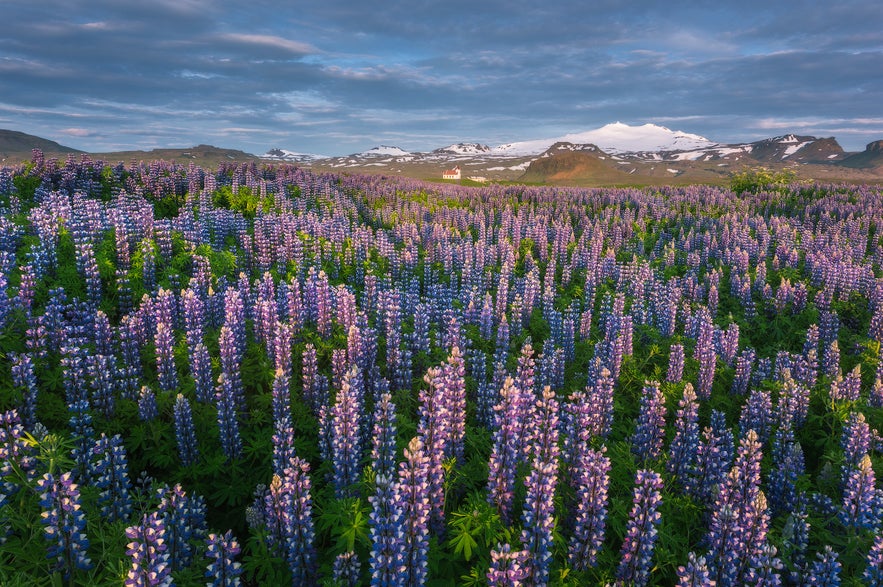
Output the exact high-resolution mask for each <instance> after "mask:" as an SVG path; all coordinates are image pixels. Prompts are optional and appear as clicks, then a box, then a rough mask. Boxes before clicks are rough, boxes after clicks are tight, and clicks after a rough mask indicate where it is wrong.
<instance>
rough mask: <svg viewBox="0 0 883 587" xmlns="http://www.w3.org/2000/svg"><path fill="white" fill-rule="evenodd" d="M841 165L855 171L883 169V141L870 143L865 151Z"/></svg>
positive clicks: (841, 162)
mask: <svg viewBox="0 0 883 587" xmlns="http://www.w3.org/2000/svg"><path fill="white" fill-rule="evenodd" d="M839 164H840V165H843V166H844V167H852V168H854V169H872V168H883V141H874V142H873V143H868V146H867V147H865V150H864V151H862V152H861V153H855V154H853V155H850V156H849V157H846V158H845V159H843V160H842V161H839Z"/></svg>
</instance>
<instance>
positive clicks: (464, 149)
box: [433, 143, 491, 155]
mask: <svg viewBox="0 0 883 587" xmlns="http://www.w3.org/2000/svg"><path fill="white" fill-rule="evenodd" d="M490 152H491V148H490V147H488V146H487V145H482V144H479V143H457V144H456V145H448V146H447V147H442V148H441V149H436V150H434V151H433V153H436V154H439V155H486V154H488V153H490Z"/></svg>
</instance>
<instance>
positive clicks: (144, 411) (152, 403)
mask: <svg viewBox="0 0 883 587" xmlns="http://www.w3.org/2000/svg"><path fill="white" fill-rule="evenodd" d="M158 416H159V409H158V408H157V407H156V395H155V394H154V393H153V390H152V389H150V388H149V387H147V386H146V385H143V386H142V387H141V396H140V397H139V399H138V417H139V418H141V420H142V421H143V422H150V421H151V420H154V419H155V418H157V417H158Z"/></svg>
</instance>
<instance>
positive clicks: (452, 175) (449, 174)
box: [442, 165, 460, 179]
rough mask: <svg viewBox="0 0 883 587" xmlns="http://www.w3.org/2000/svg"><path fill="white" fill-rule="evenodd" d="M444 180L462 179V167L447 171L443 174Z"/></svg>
mask: <svg viewBox="0 0 883 587" xmlns="http://www.w3.org/2000/svg"><path fill="white" fill-rule="evenodd" d="M442 179H460V166H459V165H457V166H456V167H454V168H453V169H445V171H444V173H442Z"/></svg>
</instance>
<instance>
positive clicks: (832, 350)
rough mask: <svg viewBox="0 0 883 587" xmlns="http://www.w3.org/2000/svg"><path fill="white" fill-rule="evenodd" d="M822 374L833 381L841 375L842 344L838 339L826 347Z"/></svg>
mask: <svg viewBox="0 0 883 587" xmlns="http://www.w3.org/2000/svg"><path fill="white" fill-rule="evenodd" d="M822 372H823V373H824V374H825V375H827V376H828V378H829V379H831V380H834V379H837V377H838V376H839V375H840V343H839V342H837V340H836V339H834V340H833V341H832V342H831V343H830V344H828V345H827V346H825V347H824V352H823V353H822Z"/></svg>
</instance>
